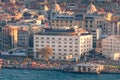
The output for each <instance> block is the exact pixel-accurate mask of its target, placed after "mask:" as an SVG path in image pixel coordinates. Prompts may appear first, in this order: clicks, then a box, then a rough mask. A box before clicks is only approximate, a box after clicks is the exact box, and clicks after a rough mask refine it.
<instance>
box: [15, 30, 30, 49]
mask: <svg viewBox="0 0 120 80" xmlns="http://www.w3.org/2000/svg"><path fill="white" fill-rule="evenodd" d="M28 35H29V33H28V31H26V30H18V42H17V46H18V47H22V48H28V47H29V36H28Z"/></svg>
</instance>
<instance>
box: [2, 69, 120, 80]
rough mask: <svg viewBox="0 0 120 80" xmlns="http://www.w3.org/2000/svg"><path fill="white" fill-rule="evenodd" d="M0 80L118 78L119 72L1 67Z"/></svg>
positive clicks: (101, 79) (93, 79) (100, 79)
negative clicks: (95, 72) (75, 72)
mask: <svg viewBox="0 0 120 80" xmlns="http://www.w3.org/2000/svg"><path fill="white" fill-rule="evenodd" d="M0 80H120V74H100V75H96V74H74V73H63V72H57V71H41V70H28V69H1V70H0Z"/></svg>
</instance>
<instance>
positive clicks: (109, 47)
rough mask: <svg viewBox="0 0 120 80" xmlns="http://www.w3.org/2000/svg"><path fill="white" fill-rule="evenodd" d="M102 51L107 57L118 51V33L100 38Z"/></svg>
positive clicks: (119, 43)
mask: <svg viewBox="0 0 120 80" xmlns="http://www.w3.org/2000/svg"><path fill="white" fill-rule="evenodd" d="M102 53H103V55H105V56H106V57H107V58H111V57H113V55H116V53H120V35H111V36H108V37H107V38H105V39H102ZM112 59H114V58H112Z"/></svg>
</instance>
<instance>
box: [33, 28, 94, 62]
mask: <svg viewBox="0 0 120 80" xmlns="http://www.w3.org/2000/svg"><path fill="white" fill-rule="evenodd" d="M46 45H49V46H50V47H52V48H53V55H52V56H51V57H50V59H53V60H57V59H58V60H68V59H69V57H71V58H73V59H76V60H78V59H80V56H81V54H85V53H88V52H89V51H90V50H92V35H90V34H89V33H87V32H86V31H84V30H80V31H79V30H77V32H76V30H75V29H57V30H56V29H45V30H44V31H43V32H41V33H40V34H36V35H34V57H35V58H36V56H37V54H36V53H37V52H38V51H39V49H41V48H44V47H45V46H46Z"/></svg>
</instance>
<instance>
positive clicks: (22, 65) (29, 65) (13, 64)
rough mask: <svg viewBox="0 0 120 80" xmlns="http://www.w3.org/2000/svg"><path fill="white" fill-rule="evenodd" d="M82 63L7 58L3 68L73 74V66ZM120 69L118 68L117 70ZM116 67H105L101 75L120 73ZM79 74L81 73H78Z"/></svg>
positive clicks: (102, 62) (4, 60) (4, 59)
mask: <svg viewBox="0 0 120 80" xmlns="http://www.w3.org/2000/svg"><path fill="white" fill-rule="evenodd" d="M93 62H94V63H101V64H104V63H105V62H104V61H91V63H93ZM77 63H80V62H66V61H48V62H46V61H44V60H35V59H32V58H26V57H19V56H17V57H14V56H12V57H10V56H9V57H8V56H5V57H4V58H3V63H2V68H9V69H14V68H18V69H34V70H53V71H63V72H64V71H65V70H66V69H67V72H73V73H75V72H74V71H73V70H72V66H73V65H75V64H77ZM116 67H118V68H116ZM116 67H115V64H114V65H111V64H110V63H109V65H105V69H104V70H103V71H101V73H107V74H108V73H120V68H119V64H117V65H116ZM78 73H79V72H78Z"/></svg>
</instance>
